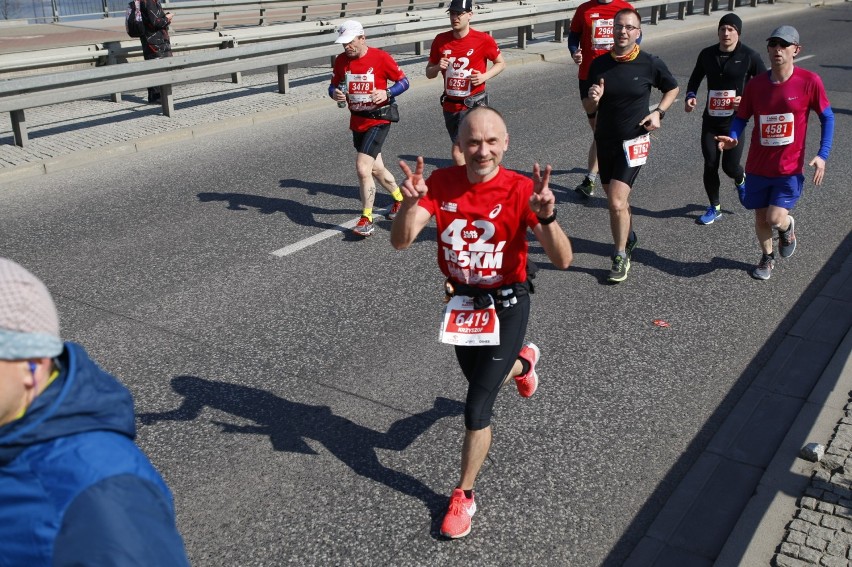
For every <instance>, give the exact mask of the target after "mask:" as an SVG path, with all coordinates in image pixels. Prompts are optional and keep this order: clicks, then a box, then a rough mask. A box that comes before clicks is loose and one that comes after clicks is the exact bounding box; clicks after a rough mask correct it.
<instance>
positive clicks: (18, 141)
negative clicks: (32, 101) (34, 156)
mask: <svg viewBox="0 0 852 567" xmlns="http://www.w3.org/2000/svg"><path fill="white" fill-rule="evenodd" d="M9 116H10V118H11V119H12V132H13V133H14V137H15V145H16V146H19V147H21V148H23V147H25V146H26V145H27V144H28V143H29V141H30V139H29V137H28V136H27V117H26V116H25V115H24V111H23V110H13V111H11V112H10V113H9Z"/></svg>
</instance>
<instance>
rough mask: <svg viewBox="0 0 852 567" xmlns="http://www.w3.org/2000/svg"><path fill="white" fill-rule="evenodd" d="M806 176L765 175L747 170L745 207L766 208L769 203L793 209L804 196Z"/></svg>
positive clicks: (743, 201)
mask: <svg viewBox="0 0 852 567" xmlns="http://www.w3.org/2000/svg"><path fill="white" fill-rule="evenodd" d="M804 185H805V176H804V175H802V174H799V175H785V176H783V177H764V176H762V175H754V174H753V173H748V172H746V183H745V197H744V198H743V200H742V204H743V207H745V208H746V209H749V210H755V209H765V208H766V207H768V206H769V205H775V206H776V207H782V208H784V209H787V210H792V209H793V207H795V206H796V203H797V202H798V201H799V198H800V197H801V196H802V188H803V187H804Z"/></svg>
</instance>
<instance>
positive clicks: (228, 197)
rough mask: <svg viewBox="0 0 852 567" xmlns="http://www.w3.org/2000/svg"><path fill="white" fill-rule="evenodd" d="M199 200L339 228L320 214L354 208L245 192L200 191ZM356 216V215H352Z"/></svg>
mask: <svg viewBox="0 0 852 567" xmlns="http://www.w3.org/2000/svg"><path fill="white" fill-rule="evenodd" d="M197 196H198V200H199V201H201V202H202V203H210V202H213V201H222V202H226V203H228V207H227V208H228V210H230V211H248V210H249V209H257V212H259V213H260V214H263V215H272V214H275V213H284V214H285V215H287V218H289V219H290V220H291V221H293V222H294V223H296V224H300V225H303V226H312V227H317V228H338V226H339V225H338V223H329V222H322V221H319V220H317V216H318V215H340V214H350V215H352V213H353V210H352V209H325V208H322V207H315V206H313V205H306V204H304V203H300V202H298V201H294V200H292V199H279V198H276V197H261V196H259V195H248V194H245V193H212V192H211V193H199V194H198V195H197ZM352 216H354V215H352Z"/></svg>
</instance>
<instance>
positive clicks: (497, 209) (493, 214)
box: [488, 205, 503, 219]
mask: <svg viewBox="0 0 852 567" xmlns="http://www.w3.org/2000/svg"><path fill="white" fill-rule="evenodd" d="M502 210H503V205H497V206H496V207H494V209H493V210H492V211H491V212H490V213H488V218H490V219H493V218H494V217H496V216H497V215H499V214H500V211H502Z"/></svg>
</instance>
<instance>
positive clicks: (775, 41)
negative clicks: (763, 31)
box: [766, 39, 793, 49]
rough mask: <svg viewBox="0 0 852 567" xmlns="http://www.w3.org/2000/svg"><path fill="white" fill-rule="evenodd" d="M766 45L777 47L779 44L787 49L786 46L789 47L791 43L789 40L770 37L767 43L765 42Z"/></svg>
mask: <svg viewBox="0 0 852 567" xmlns="http://www.w3.org/2000/svg"><path fill="white" fill-rule="evenodd" d="M766 45H767V46H768V47H778V46H779V45H780V46H781V47H783V48H784V49H787V48H788V47H790V46H791V45H793V44H792V43H790V42H789V41H784V40H783V39H770V40H769V43H767V44H766Z"/></svg>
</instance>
